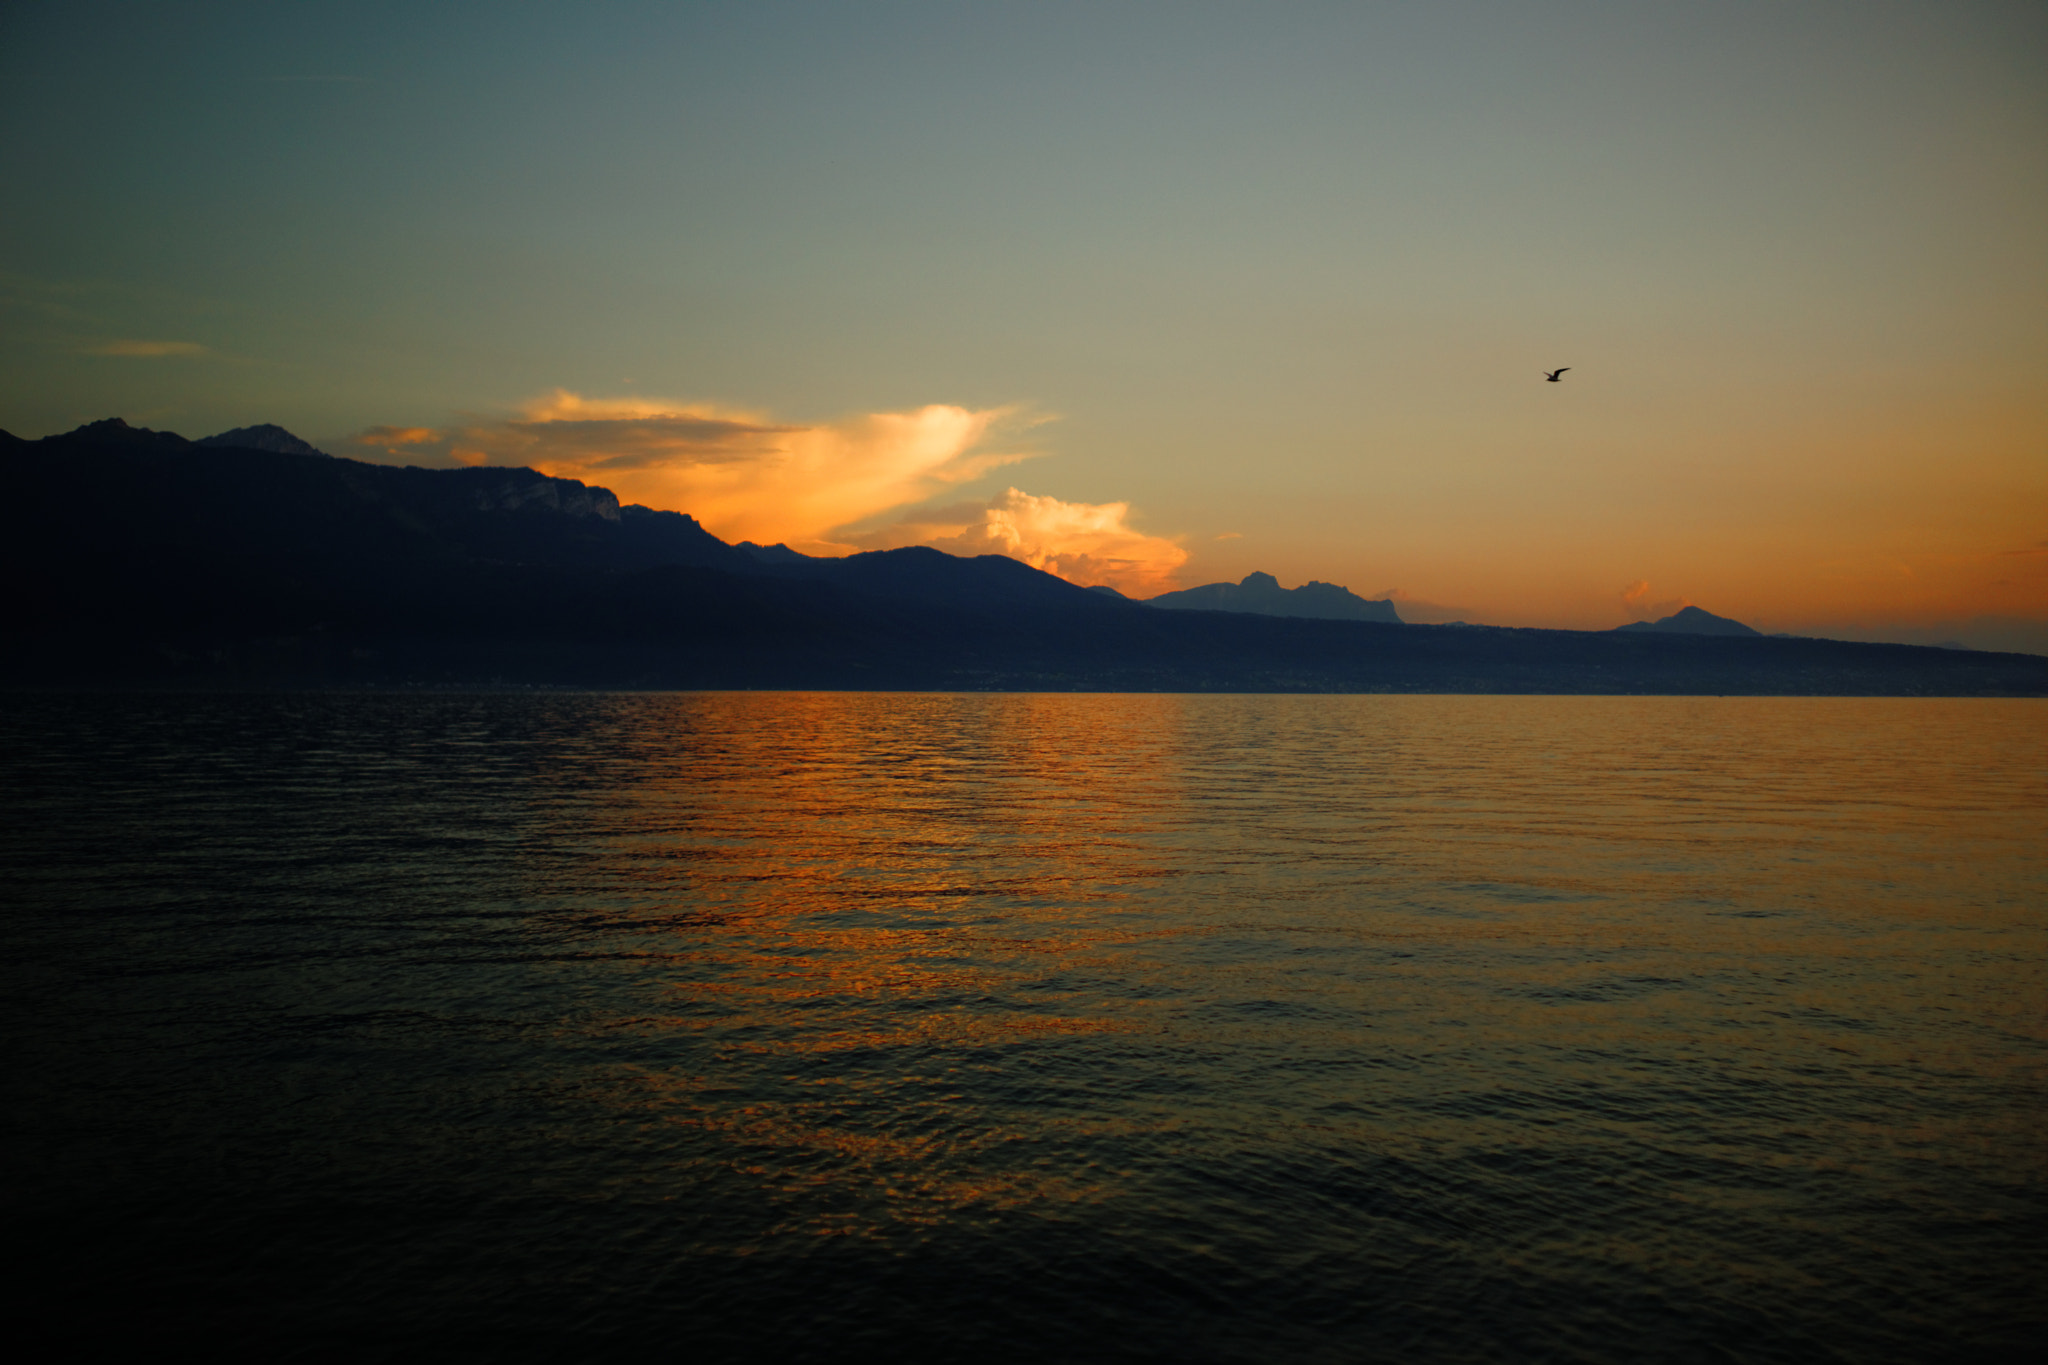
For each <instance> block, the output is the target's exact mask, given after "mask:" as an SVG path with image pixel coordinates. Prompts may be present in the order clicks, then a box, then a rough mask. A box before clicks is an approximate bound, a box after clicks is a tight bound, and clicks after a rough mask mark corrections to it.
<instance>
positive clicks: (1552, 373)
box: [1543, 365, 1571, 384]
mask: <svg viewBox="0 0 2048 1365" xmlns="http://www.w3.org/2000/svg"><path fill="white" fill-rule="evenodd" d="M1570 368H1571V366H1569V365H1563V366H1560V367H1558V368H1557V369H1554V370H1545V371H1544V372H1543V377H1544V378H1545V379H1548V380H1549V381H1550V382H1551V383H1553V384H1555V383H1556V382H1557V377H1558V376H1559V375H1561V374H1563V373H1564V372H1565V371H1566V370H1569V369H1570Z"/></svg>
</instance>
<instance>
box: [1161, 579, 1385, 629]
mask: <svg viewBox="0 0 2048 1365" xmlns="http://www.w3.org/2000/svg"><path fill="white" fill-rule="evenodd" d="M1145 605H1146V606H1148V607H1164V608H1166V609H1167V610H1169V611H1243V612H1253V613H1255V614H1257V615H1260V616H1301V617H1307V618H1309V619H1310V620H1316V621H1385V622H1388V623H1390V624H1393V625H1399V624H1400V623H1401V618H1400V617H1399V616H1398V615H1396V614H1395V612H1394V604H1393V603H1392V602H1368V601H1367V600H1366V599H1365V598H1363V597H1360V596H1358V595H1357V594H1356V593H1354V592H1351V591H1350V590H1349V589H1347V588H1340V587H1338V586H1337V585H1336V584H1335V583H1315V582H1309V583H1304V584H1302V585H1301V586H1300V587H1298V588H1283V587H1281V586H1280V580H1279V579H1277V578H1275V577H1273V575H1271V574H1269V573H1248V574H1246V575H1245V576H1244V578H1243V580H1242V581H1241V582H1237V583H1204V584H1203V585H1202V586H1201V587H1199V588H1185V589H1182V590H1181V591H1180V592H1167V593H1161V594H1160V595H1159V596H1157V597H1152V598H1147V599H1146V601H1145Z"/></svg>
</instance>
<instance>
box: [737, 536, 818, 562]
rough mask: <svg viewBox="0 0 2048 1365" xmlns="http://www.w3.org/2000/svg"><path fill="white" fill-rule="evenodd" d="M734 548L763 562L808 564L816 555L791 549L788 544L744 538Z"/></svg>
mask: <svg viewBox="0 0 2048 1365" xmlns="http://www.w3.org/2000/svg"><path fill="white" fill-rule="evenodd" d="M733 548H734V549H736V550H740V551H742V552H744V553H746V554H748V555H750V556H752V557H753V558H754V559H757V560H759V561H760V562H761V563H763V564H808V563H810V562H811V560H812V559H814V558H815V557H816V556H814V555H807V554H802V553H799V552H798V551H796V550H792V549H790V548H789V547H788V546H787V545H782V544H775V545H756V544H755V543H754V542H753V541H751V540H743V541H741V542H740V543H739V544H738V545H736V546H734V547H733Z"/></svg>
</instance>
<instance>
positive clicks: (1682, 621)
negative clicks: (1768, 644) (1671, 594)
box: [1615, 607, 1762, 635]
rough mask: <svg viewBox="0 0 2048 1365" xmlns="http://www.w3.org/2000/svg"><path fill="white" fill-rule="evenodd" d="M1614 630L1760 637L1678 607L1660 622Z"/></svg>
mask: <svg viewBox="0 0 2048 1365" xmlns="http://www.w3.org/2000/svg"><path fill="white" fill-rule="evenodd" d="M1615 629H1616V630H1629V631H1654V632H1656V633H1657V634H1660V635H1761V634H1762V632H1761V631H1756V630H1751V629H1750V628H1749V627H1748V626H1745V625H1743V624H1742V622H1740V621H1731V620H1729V619H1728V618H1727V617H1725V616H1716V615H1714V613H1712V612H1710V611H1702V610H1701V609H1700V608H1698V607H1680V608H1679V609H1678V610H1677V611H1675V612H1673V613H1672V614H1671V615H1669V616H1666V617H1665V618H1663V619H1662V620H1660V621H1631V622H1630V623H1629V624H1627V625H1625V626H1616V627H1615Z"/></svg>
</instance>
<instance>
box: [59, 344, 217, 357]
mask: <svg viewBox="0 0 2048 1365" xmlns="http://www.w3.org/2000/svg"><path fill="white" fill-rule="evenodd" d="M85 353H86V354H87V355H112V356H129V357H143V356H195V355H207V354H209V352H208V351H207V349H206V347H204V346H201V345H200V344H199V343H198V342H196V341H103V342H101V343H100V344H99V345H97V346H88V347H86V348H85Z"/></svg>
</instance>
